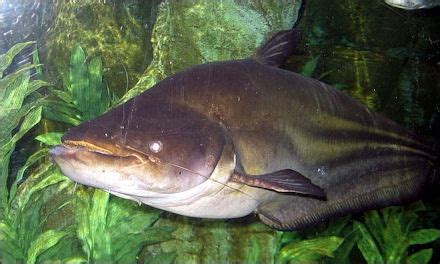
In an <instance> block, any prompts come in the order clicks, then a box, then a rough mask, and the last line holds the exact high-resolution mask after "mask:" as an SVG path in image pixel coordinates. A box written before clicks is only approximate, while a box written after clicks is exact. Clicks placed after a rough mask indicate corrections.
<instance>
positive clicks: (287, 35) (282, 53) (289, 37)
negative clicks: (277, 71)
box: [254, 29, 301, 67]
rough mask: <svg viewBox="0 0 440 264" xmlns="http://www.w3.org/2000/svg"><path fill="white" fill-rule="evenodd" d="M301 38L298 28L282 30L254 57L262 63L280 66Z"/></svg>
mask: <svg viewBox="0 0 440 264" xmlns="http://www.w3.org/2000/svg"><path fill="white" fill-rule="evenodd" d="M300 39H301V32H300V31H299V30H297V29H290V30H284V31H280V32H278V33H277V34H275V35H274V36H273V37H271V38H270V39H269V40H268V41H267V42H266V43H265V44H264V45H262V46H261V47H260V48H259V49H258V51H257V53H256V55H255V56H254V59H255V60H256V61H258V62H260V63H263V64H266V65H270V66H275V67H279V66H281V65H282V64H283V63H284V61H285V60H286V58H287V57H288V56H289V55H290V54H291V53H292V52H293V50H294V49H295V48H296V46H297V45H298V43H299V42H300Z"/></svg>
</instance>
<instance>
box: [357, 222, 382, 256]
mask: <svg viewBox="0 0 440 264" xmlns="http://www.w3.org/2000/svg"><path fill="white" fill-rule="evenodd" d="M353 227H354V229H355V230H356V232H357V234H358V241H357V246H358V248H359V250H360V251H361V253H362V255H363V256H364V258H365V260H366V261H367V263H384V260H383V257H382V254H381V253H380V251H379V247H378V246H377V245H376V242H375V241H374V239H373V237H372V236H371V234H370V232H368V230H367V228H366V227H365V226H364V225H363V224H362V223H360V222H357V221H354V224H353Z"/></svg>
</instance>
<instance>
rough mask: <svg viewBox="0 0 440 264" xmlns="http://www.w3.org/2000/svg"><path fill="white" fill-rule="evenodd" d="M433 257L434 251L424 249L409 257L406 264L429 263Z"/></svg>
mask: <svg viewBox="0 0 440 264" xmlns="http://www.w3.org/2000/svg"><path fill="white" fill-rule="evenodd" d="M431 257H432V249H431V248H428V249H422V250H420V251H417V252H416V253H414V254H412V255H411V256H409V257H408V258H407V260H406V262H405V263H407V264H423V263H428V262H429V261H430V260H431Z"/></svg>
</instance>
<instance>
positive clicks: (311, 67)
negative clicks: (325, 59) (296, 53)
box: [301, 56, 320, 77]
mask: <svg viewBox="0 0 440 264" xmlns="http://www.w3.org/2000/svg"><path fill="white" fill-rule="evenodd" d="M319 57H320V56H316V57H315V58H313V59H311V60H310V61H308V62H307V63H306V64H305V65H304V67H303V69H302V71H301V74H302V75H304V76H307V77H311V76H312V75H313V73H314V72H315V70H316V67H317V66H318V61H319Z"/></svg>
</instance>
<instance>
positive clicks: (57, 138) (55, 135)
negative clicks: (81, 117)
mask: <svg viewBox="0 0 440 264" xmlns="http://www.w3.org/2000/svg"><path fill="white" fill-rule="evenodd" d="M63 135H64V133H63V132H48V133H46V134H42V135H38V136H36V137H35V139H36V140H38V141H40V142H41V143H43V144H45V145H48V146H55V145H60V144H61V137H62V136H63Z"/></svg>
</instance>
